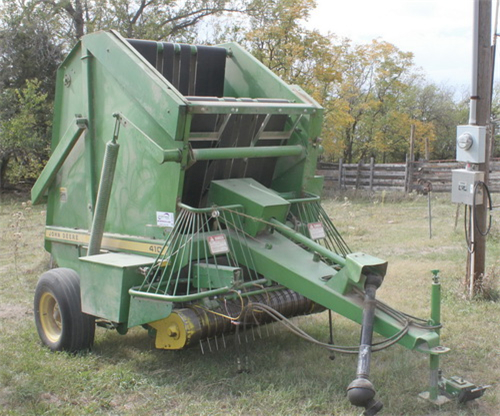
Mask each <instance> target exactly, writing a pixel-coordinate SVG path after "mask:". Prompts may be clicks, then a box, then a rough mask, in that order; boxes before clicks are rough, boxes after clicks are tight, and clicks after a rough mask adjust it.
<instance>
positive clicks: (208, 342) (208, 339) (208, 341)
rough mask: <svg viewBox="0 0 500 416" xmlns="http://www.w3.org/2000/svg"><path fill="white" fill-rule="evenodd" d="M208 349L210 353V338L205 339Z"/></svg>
mask: <svg viewBox="0 0 500 416" xmlns="http://www.w3.org/2000/svg"><path fill="white" fill-rule="evenodd" d="M207 344H208V349H209V350H210V352H212V346H211V345H210V338H207Z"/></svg>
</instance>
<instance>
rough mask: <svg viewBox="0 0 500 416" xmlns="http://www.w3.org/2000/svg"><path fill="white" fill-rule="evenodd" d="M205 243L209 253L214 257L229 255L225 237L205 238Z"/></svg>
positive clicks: (222, 235)
mask: <svg viewBox="0 0 500 416" xmlns="http://www.w3.org/2000/svg"><path fill="white" fill-rule="evenodd" d="M207 242H208V247H209V248H210V253H212V254H213V255H214V256H216V255H218V254H225V253H229V246H228V245H227V240H226V236H225V235H224V234H219V235H211V236H209V237H207Z"/></svg>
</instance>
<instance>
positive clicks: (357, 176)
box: [355, 159, 363, 189]
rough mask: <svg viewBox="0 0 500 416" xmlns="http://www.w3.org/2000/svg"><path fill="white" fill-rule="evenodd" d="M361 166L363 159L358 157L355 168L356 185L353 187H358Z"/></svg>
mask: <svg viewBox="0 0 500 416" xmlns="http://www.w3.org/2000/svg"><path fill="white" fill-rule="evenodd" d="M362 166H363V159H359V162H358V169H357V170H356V186H355V188H356V189H358V188H359V182H360V176H361V167H362Z"/></svg>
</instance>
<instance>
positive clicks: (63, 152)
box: [31, 119, 86, 204]
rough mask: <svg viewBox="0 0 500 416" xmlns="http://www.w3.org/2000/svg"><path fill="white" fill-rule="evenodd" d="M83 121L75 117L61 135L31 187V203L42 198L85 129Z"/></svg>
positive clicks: (35, 202)
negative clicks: (72, 122)
mask: <svg viewBox="0 0 500 416" xmlns="http://www.w3.org/2000/svg"><path fill="white" fill-rule="evenodd" d="M85 123H86V120H83V119H78V120H77V119H75V122H74V124H72V125H70V126H69V127H68V129H67V130H66V132H65V133H64V135H63V136H62V138H61V141H60V142H59V143H58V145H57V147H56V148H55V150H54V151H53V152H52V157H51V158H50V160H49V162H48V163H47V164H46V165H45V168H44V169H43V171H42V173H41V174H40V177H39V178H38V180H37V181H36V183H35V185H34V186H33V188H32V189H31V200H32V202H33V204H37V203H38V202H39V201H40V200H41V199H42V197H43V194H44V192H45V191H46V190H47V188H48V187H49V186H50V185H51V184H52V181H53V180H54V178H55V176H56V175H57V173H58V172H59V169H60V168H61V166H62V164H63V163H64V161H65V160H66V158H67V157H68V155H69V153H70V152H71V150H72V149H73V146H74V145H75V143H76V141H77V140H78V139H79V138H80V136H81V134H82V133H83V131H84V130H85V125H84V124H85Z"/></svg>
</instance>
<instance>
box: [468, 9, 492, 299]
mask: <svg viewBox="0 0 500 416" xmlns="http://www.w3.org/2000/svg"><path fill="white" fill-rule="evenodd" d="M491 16H492V1H491V0H474V39H473V42H474V44H473V48H474V53H473V62H472V65H473V76H472V77H473V79H472V83H473V88H472V94H471V114H470V120H469V123H470V124H476V125H478V126H486V127H487V129H486V146H485V149H486V155H485V162H484V163H481V164H479V166H478V170H479V171H483V172H484V183H486V184H487V185H488V183H489V160H490V144H489V143H490V141H491V128H490V116H491V90H492V76H493V74H492V69H493V56H492V38H491V35H492V33H491V20H492V19H491ZM474 107H475V109H474ZM474 113H475V114H474ZM487 211H488V207H487V200H486V193H485V192H483V204H482V205H477V206H476V212H475V213H474V214H473V215H475V216H476V219H475V222H476V223H477V225H478V226H479V228H480V229H482V230H485V229H486V227H487V220H488V215H489V214H488V212H487ZM471 226H472V227H474V226H475V225H474V224H472V225H471ZM468 256H469V258H468V263H469V265H470V268H468V269H469V270H468V274H469V276H468V279H467V280H468V281H469V282H468V283H469V287H470V288H472V292H473V293H471V294H475V293H477V290H478V289H479V288H480V287H481V283H482V278H483V276H484V272H485V263H486V237H485V236H484V235H481V234H480V233H479V232H475V233H474V251H473V252H472V253H469V254H468ZM470 279H472V282H471V280H470Z"/></svg>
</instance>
